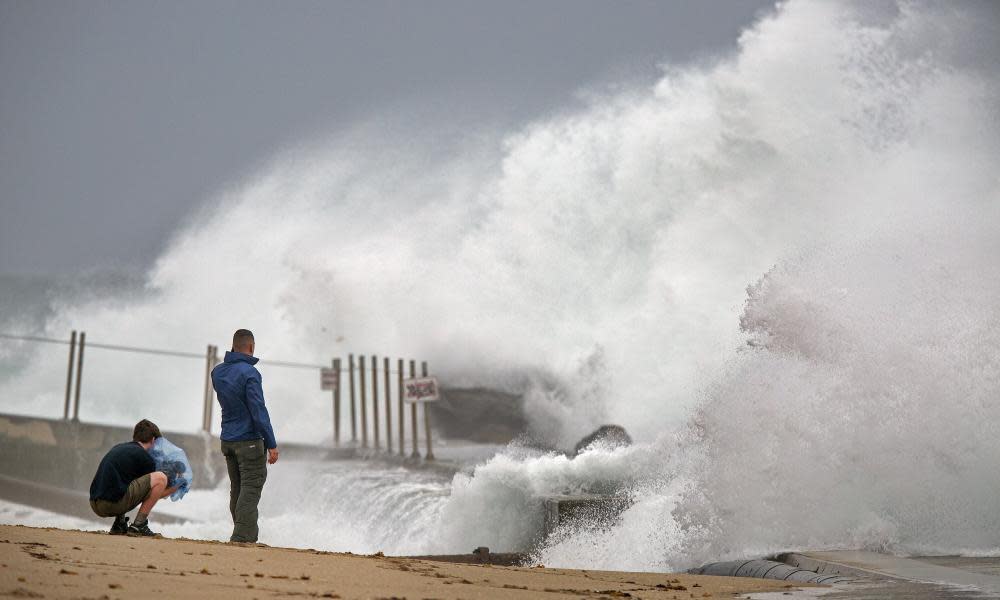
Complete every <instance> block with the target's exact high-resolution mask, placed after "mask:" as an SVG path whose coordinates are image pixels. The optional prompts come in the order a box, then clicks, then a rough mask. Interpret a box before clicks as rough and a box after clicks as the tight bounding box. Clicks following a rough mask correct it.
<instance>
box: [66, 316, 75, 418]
mask: <svg viewBox="0 0 1000 600" xmlns="http://www.w3.org/2000/svg"><path fill="white" fill-rule="evenodd" d="M75 357H76V330H75V329H74V330H73V333H72V335H70V336H69V366H68V367H66V404H65V405H64V406H63V421H65V420H67V419H69V399H70V396H71V395H72V391H73V359H74V358H75Z"/></svg>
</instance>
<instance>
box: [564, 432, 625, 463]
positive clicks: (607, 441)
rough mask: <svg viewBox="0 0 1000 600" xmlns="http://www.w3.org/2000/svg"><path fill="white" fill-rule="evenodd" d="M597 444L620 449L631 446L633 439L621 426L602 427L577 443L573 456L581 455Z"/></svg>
mask: <svg viewBox="0 0 1000 600" xmlns="http://www.w3.org/2000/svg"><path fill="white" fill-rule="evenodd" d="M596 443H601V444H602V445H604V446H607V447H609V448H620V447H622V446H631V445H632V437H631V436H630V435H629V434H628V432H627V431H625V428H624V427H622V426H621V425H601V426H600V427H598V428H597V429H596V430H595V431H594V432H593V433H591V434H590V435H588V436H586V437H584V438H583V439H582V440H580V441H579V442H577V443H576V447H575V448H573V456H577V455H579V454H580V453H581V452H583V451H584V450H586V449H587V448H589V447H590V446H592V445H593V444H596Z"/></svg>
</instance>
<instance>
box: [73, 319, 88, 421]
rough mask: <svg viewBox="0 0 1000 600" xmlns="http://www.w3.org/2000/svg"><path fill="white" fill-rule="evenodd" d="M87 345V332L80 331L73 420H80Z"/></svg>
mask: <svg viewBox="0 0 1000 600" xmlns="http://www.w3.org/2000/svg"><path fill="white" fill-rule="evenodd" d="M86 345H87V332H86V331H81V332H80V345H79V350H78V351H77V353H76V393H75V394H74V395H73V421H74V422H79V421H80V383H81V382H82V381H83V349H84V348H85V347H86Z"/></svg>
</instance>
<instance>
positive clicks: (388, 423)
mask: <svg viewBox="0 0 1000 600" xmlns="http://www.w3.org/2000/svg"><path fill="white" fill-rule="evenodd" d="M382 374H383V375H384V377H383V380H384V381H385V392H384V393H385V449H386V451H387V452H388V453H389V454H392V394H391V393H390V388H389V381H390V380H389V359H388V358H383V359H382Z"/></svg>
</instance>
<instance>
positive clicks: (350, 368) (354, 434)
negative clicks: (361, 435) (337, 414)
mask: <svg viewBox="0 0 1000 600" xmlns="http://www.w3.org/2000/svg"><path fill="white" fill-rule="evenodd" d="M347 377H348V379H349V380H350V383H351V386H350V390H351V442H353V443H357V441H358V419H357V415H356V414H355V409H354V404H355V402H354V355H353V354H348V355H347Z"/></svg>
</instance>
